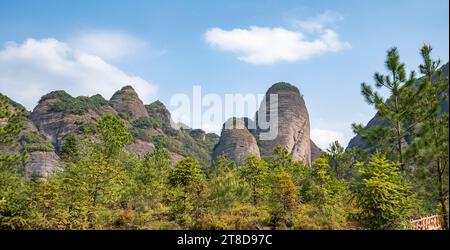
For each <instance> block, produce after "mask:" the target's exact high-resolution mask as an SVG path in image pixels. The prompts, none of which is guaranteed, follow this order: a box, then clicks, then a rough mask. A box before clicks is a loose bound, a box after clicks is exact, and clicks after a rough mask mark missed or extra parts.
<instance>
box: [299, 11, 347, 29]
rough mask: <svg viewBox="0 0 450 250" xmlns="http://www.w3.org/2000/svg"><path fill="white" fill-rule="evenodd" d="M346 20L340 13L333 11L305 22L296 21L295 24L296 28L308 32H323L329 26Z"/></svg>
mask: <svg viewBox="0 0 450 250" xmlns="http://www.w3.org/2000/svg"><path fill="white" fill-rule="evenodd" d="M342 19H344V18H343V17H342V16H341V15H340V14H339V13H336V12H333V11H325V12H324V13H322V14H320V15H318V16H316V17H313V18H308V19H305V20H294V22H293V24H294V26H295V27H296V28H298V29H300V30H302V31H304V32H308V33H314V32H319V33H320V32H323V31H324V30H325V28H326V27H327V26H328V25H331V24H334V23H335V22H337V21H340V20H342Z"/></svg>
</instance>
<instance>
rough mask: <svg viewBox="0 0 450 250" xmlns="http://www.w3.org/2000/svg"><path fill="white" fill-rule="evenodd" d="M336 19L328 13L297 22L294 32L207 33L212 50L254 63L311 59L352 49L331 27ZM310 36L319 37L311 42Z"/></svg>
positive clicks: (262, 29) (281, 29)
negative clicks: (228, 53)
mask: <svg viewBox="0 0 450 250" xmlns="http://www.w3.org/2000/svg"><path fill="white" fill-rule="evenodd" d="M333 20H338V18H337V17H334V16H333V15H332V14H331V12H330V13H328V12H325V13H324V14H321V15H319V16H318V17H316V18H314V19H307V20H304V21H296V22H295V23H294V26H295V27H296V28H295V29H294V30H288V29H286V28H284V27H275V28H272V27H258V26H251V27H250V28H248V29H232V30H223V29H221V28H217V27H216V28H212V29H209V30H208V31H207V32H206V33H205V39H206V41H207V42H208V43H209V44H210V45H211V46H212V47H214V48H217V49H219V50H222V51H229V52H233V53H236V54H237V55H238V59H239V60H241V61H244V62H248V63H252V64H272V63H277V62H281V61H288V62H293V61H299V60H307V59H309V58H311V57H313V56H316V55H321V54H325V53H330V52H338V51H341V50H344V49H348V48H350V47H351V46H350V44H349V43H348V42H344V41H341V40H340V38H339V35H338V34H337V32H336V31H334V30H332V29H330V28H327V25H328V24H329V23H330V22H332V21H333ZM307 34H308V35H313V36H316V37H315V38H312V39H311V38H308V36H307Z"/></svg>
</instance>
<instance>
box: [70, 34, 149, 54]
mask: <svg viewBox="0 0 450 250" xmlns="http://www.w3.org/2000/svg"><path fill="white" fill-rule="evenodd" d="M68 44H69V45H70V46H71V47H73V48H76V49H79V50H81V51H84V52H86V53H89V54H93V55H97V56H99V57H101V58H103V59H105V60H108V61H116V60H119V59H122V58H124V57H129V56H135V55H139V52H140V51H142V50H143V49H145V48H146V47H147V43H146V42H145V41H143V40H141V39H139V38H137V37H134V36H132V35H129V34H127V33H124V32H119V31H105V30H87V31H82V32H79V33H78V34H77V35H76V36H75V37H72V38H70V39H69V40H68Z"/></svg>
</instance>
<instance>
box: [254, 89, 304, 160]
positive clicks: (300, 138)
mask: <svg viewBox="0 0 450 250" xmlns="http://www.w3.org/2000/svg"><path fill="white" fill-rule="evenodd" d="M271 94H275V95H278V135H277V136H276V138H275V139H273V140H261V139H260V140H259V141H258V144H259V148H260V150H261V155H262V156H271V155H273V149H274V148H275V147H276V146H278V145H281V146H284V147H285V148H286V149H287V150H288V151H289V152H290V153H292V156H293V158H294V160H301V161H303V162H304V163H305V164H308V165H310V164H311V143H310V135H309V131H310V128H309V114H308V110H307V108H306V105H305V101H304V100H303V97H302V95H301V94H300V92H299V90H298V89H297V87H295V86H293V85H291V84H289V83H284V82H280V83H276V84H274V85H272V87H270V88H269V90H267V92H266V100H270V99H269V97H270V95H271ZM263 108H264V106H261V107H260V109H259V111H258V114H257V115H263V116H265V117H266V120H267V121H269V119H270V116H269V114H270V106H269V101H267V102H266V109H265V110H264V109H263ZM264 111H265V112H264ZM257 121H258V120H257ZM262 132H265V130H263V129H261V126H260V124H258V131H257V133H258V134H259V135H260V133H262Z"/></svg>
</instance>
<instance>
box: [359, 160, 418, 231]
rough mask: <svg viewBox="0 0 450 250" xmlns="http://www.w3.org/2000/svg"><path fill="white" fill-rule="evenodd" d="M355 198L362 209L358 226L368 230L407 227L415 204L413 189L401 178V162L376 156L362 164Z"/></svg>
mask: <svg viewBox="0 0 450 250" xmlns="http://www.w3.org/2000/svg"><path fill="white" fill-rule="evenodd" d="M359 168H360V170H359V178H358V181H357V182H356V185H355V187H354V188H355V189H354V192H355V195H356V198H357V203H358V206H359V208H360V212H359V214H358V219H359V223H360V225H361V226H362V227H364V228H368V229H401V228H407V227H408V224H409V217H410V216H411V211H412V210H411V209H412V207H413V205H414V196H413V194H412V192H411V190H412V188H411V185H410V184H409V183H407V182H406V181H405V180H404V179H403V178H402V176H401V174H400V171H399V169H398V163H396V162H392V161H389V160H388V159H386V156H385V155H383V154H379V153H377V154H375V155H373V156H372V157H371V158H370V161H369V162H368V163H367V164H363V163H360V164H359Z"/></svg>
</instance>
